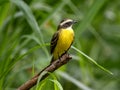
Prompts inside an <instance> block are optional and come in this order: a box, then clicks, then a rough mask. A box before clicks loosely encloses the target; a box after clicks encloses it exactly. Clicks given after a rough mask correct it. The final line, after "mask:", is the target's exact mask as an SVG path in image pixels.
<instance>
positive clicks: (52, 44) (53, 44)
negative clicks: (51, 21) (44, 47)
mask: <svg viewBox="0 0 120 90" xmlns="http://www.w3.org/2000/svg"><path fill="white" fill-rule="evenodd" d="M58 35H59V31H57V32H56V33H55V34H54V35H53V37H52V40H51V45H50V53H51V54H52V53H53V51H54V49H55V47H56V45H57V41H58V37H59V36H58Z"/></svg>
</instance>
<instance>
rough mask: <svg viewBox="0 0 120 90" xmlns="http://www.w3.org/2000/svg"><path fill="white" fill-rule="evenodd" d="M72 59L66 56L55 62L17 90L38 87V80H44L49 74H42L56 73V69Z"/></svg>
mask: <svg viewBox="0 0 120 90" xmlns="http://www.w3.org/2000/svg"><path fill="white" fill-rule="evenodd" d="M71 58H72V57H70V56H69V54H64V55H63V56H62V57H61V58H60V59H57V60H55V61H54V62H52V63H51V64H50V65H48V66H47V67H45V68H44V69H43V70H42V71H41V72H40V73H38V74H37V75H35V76H34V77H33V78H32V79H30V80H28V81H27V82H25V83H24V84H23V85H21V86H20V87H19V88H18V89H17V90H29V89H30V88H32V87H33V86H35V85H36V83H37V80H38V78H39V77H41V79H40V81H42V80H44V79H45V78H46V77H47V76H48V75H49V74H48V73H45V74H44V75H42V72H44V71H46V72H54V71H55V70H56V69H58V68H59V67H61V66H62V65H64V64H66V63H67V62H68V61H69V60H70V59H71Z"/></svg>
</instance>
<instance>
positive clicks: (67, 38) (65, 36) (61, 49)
mask: <svg viewBox="0 0 120 90" xmlns="http://www.w3.org/2000/svg"><path fill="white" fill-rule="evenodd" d="M73 40H74V31H73V30H72V29H62V30H60V33H59V38H58V41H57V45H56V47H55V50H54V52H53V57H54V59H58V58H59V57H60V56H61V55H62V54H63V53H65V52H66V51H67V50H68V49H69V48H70V46H71V44H72V42H73Z"/></svg>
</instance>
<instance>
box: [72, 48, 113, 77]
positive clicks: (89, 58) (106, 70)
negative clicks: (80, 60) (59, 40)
mask: <svg viewBox="0 0 120 90" xmlns="http://www.w3.org/2000/svg"><path fill="white" fill-rule="evenodd" d="M72 48H73V49H74V50H75V51H77V52H78V53H80V54H82V55H83V56H84V57H86V58H87V59H88V60H90V61H91V62H92V63H94V64H95V65H97V66H98V67H99V68H101V69H102V70H104V71H105V72H107V73H109V74H111V75H113V73H112V72H111V71H109V70H108V69H106V68H104V67H103V66H101V65H100V64H98V63H97V62H96V61H95V60H93V59H92V58H91V57H89V56H87V55H86V54H85V53H83V52H82V51H80V50H79V49H77V48H76V47H74V46H72Z"/></svg>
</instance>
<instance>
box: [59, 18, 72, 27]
mask: <svg viewBox="0 0 120 90" xmlns="http://www.w3.org/2000/svg"><path fill="white" fill-rule="evenodd" d="M71 21H72V20H70V19H69V20H66V21H64V22H62V23H60V25H61V26H62V25H64V24H65V23H67V22H71Z"/></svg>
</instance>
